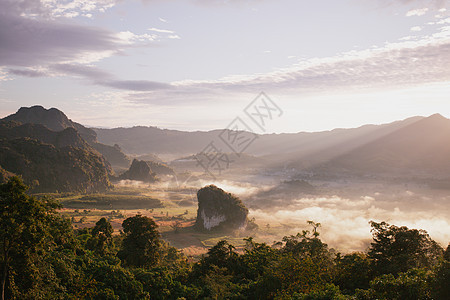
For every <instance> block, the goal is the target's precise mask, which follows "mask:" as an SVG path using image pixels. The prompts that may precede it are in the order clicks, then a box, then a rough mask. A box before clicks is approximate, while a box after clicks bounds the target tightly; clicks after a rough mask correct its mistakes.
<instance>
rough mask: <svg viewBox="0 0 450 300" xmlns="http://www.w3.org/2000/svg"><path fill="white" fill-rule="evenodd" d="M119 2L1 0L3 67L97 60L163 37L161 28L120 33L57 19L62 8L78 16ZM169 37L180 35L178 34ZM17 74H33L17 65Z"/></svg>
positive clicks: (105, 0) (0, 48)
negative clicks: (157, 32)
mask: <svg viewBox="0 0 450 300" xmlns="http://www.w3.org/2000/svg"><path fill="white" fill-rule="evenodd" d="M113 3H115V1H112V0H101V1H93V0H92V1H91V0H83V1H81V0H74V1H56V0H47V1H45V2H42V3H41V1H38V0H21V1H15V0H14V1H13V0H0V66H10V67H12V66H14V67H35V66H47V65H51V64H58V63H63V64H65V63H69V64H75V63H92V62H96V61H99V60H101V59H104V58H106V57H110V56H112V55H116V54H121V53H123V52H124V51H125V50H126V49H127V48H130V47H136V46H142V45H144V46H145V45H148V44H150V43H153V42H156V40H158V38H159V36H158V35H157V34H156V33H155V34H149V33H144V34H136V33H133V32H130V31H123V32H119V33H116V32H112V31H109V30H105V29H102V28H98V27H90V26H82V25H76V24H73V23H66V22H62V21H60V20H55V19H53V17H54V16H55V14H58V13H60V14H67V13H68V14H73V15H72V16H75V14H76V13H75V11H80V13H81V12H93V11H103V10H105V9H106V8H108V7H111V5H113ZM102 5H104V6H102ZM160 31H161V32H164V33H171V34H172V33H173V31H169V30H166V31H164V30H160ZM166 38H168V39H174V38H179V37H178V36H177V35H175V34H172V35H171V36H170V37H166ZM13 74H15V75H21V76H30V75H31V74H32V73H30V72H28V73H26V72H25V71H23V70H22V71H21V70H16V72H15V73H13ZM36 76H38V74H36Z"/></svg>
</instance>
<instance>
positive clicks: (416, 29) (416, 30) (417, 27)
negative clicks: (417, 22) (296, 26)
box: [411, 26, 422, 32]
mask: <svg viewBox="0 0 450 300" xmlns="http://www.w3.org/2000/svg"><path fill="white" fill-rule="evenodd" d="M411 31H415V32H418V31H422V27H420V26H414V27H411Z"/></svg>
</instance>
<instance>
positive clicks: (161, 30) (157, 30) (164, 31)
mask: <svg viewBox="0 0 450 300" xmlns="http://www.w3.org/2000/svg"><path fill="white" fill-rule="evenodd" d="M148 30H150V31H154V32H159V33H175V32H173V31H172V30H166V29H158V28H153V27H152V28H149V29H148Z"/></svg>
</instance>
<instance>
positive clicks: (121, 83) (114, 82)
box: [50, 64, 172, 91]
mask: <svg viewBox="0 0 450 300" xmlns="http://www.w3.org/2000/svg"><path fill="white" fill-rule="evenodd" d="M50 69H51V70H53V71H56V72H59V73H60V74H61V75H75V76H78V77H80V78H82V79H85V80H87V81H88V82H90V83H91V84H95V85H100V86H106V87H111V88H115V89H119V90H129V91H154V90H161V89H165V90H169V89H171V88H172V86H171V85H170V84H167V83H162V82H154V81H148V80H120V79H117V78H115V76H114V75H112V74H110V73H108V72H105V71H103V70H101V69H98V68H96V67H93V66H85V65H73V64H56V65H52V66H51V68H50Z"/></svg>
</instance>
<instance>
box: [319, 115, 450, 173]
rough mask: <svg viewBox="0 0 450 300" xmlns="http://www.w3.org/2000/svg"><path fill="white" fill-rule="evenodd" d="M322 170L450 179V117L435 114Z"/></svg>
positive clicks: (331, 163) (329, 163) (346, 154)
mask: <svg viewBox="0 0 450 300" xmlns="http://www.w3.org/2000/svg"><path fill="white" fill-rule="evenodd" d="M318 169H322V170H323V171H326V172H330V171H333V172H341V173H359V174H389V175H390V176H396V175H397V176H398V175H399V174H401V175H403V176H405V175H409V176H415V177H429V176H435V177H439V178H444V177H448V178H450V120H449V119H447V118H445V117H443V116H441V115H439V114H434V115H432V116H429V117H427V118H424V119H421V120H418V121H417V122H414V123H412V124H409V125H408V126H404V127H402V128H399V129H398V130H396V131H393V132H391V133H390V134H388V135H385V136H382V137H380V138H378V139H376V140H374V141H371V142H369V143H366V144H364V145H361V146H360V147H357V148H355V149H353V150H352V151H349V152H347V153H345V154H342V155H340V156H338V157H335V158H333V159H331V160H330V161H328V162H327V163H325V164H323V165H321V166H320V167H319V168H318Z"/></svg>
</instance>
